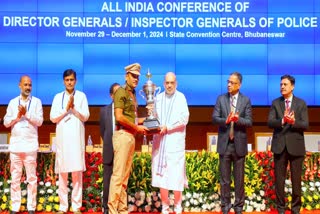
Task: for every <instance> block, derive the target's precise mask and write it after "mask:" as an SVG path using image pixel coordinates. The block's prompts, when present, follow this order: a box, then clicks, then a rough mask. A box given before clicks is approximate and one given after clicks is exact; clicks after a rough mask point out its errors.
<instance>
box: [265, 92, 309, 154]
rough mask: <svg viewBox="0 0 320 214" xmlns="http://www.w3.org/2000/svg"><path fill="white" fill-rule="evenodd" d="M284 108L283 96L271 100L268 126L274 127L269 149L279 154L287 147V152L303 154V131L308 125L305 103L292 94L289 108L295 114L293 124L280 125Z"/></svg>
mask: <svg viewBox="0 0 320 214" xmlns="http://www.w3.org/2000/svg"><path fill="white" fill-rule="evenodd" d="M284 110H285V103H284V98H283V97H279V98H277V99H275V100H273V102H272V105H271V108H270V112H269V117H268V126H269V127H270V128H273V129H274V131H273V138H272V144H271V151H272V152H273V153H275V154H280V153H281V152H282V151H283V150H284V148H285V147H287V151H288V153H289V154H291V155H294V156H303V155H305V153H306V148H305V142H304V134H303V132H304V131H305V130H306V129H307V128H308V127H309V118H308V109H307V105H306V103H305V102H304V101H303V100H302V99H300V98H298V97H296V96H293V98H292V103H291V110H292V111H294V114H295V123H294V125H290V124H285V125H283V126H282V124H281V122H282V118H283V115H284Z"/></svg>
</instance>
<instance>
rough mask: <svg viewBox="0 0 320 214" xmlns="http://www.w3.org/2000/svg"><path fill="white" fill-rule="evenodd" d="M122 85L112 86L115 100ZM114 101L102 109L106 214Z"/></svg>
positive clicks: (101, 130)
mask: <svg viewBox="0 0 320 214" xmlns="http://www.w3.org/2000/svg"><path fill="white" fill-rule="evenodd" d="M119 87H120V85H119V83H113V84H112V85H111V86H110V89H109V93H110V97H111V99H112V100H113V95H114V93H115V92H116V90H117V89H118V88H119ZM113 115H114V114H113V102H112V103H111V104H109V105H107V106H104V107H102V108H101V110H100V135H101V137H102V139H103V208H104V214H108V213H109V209H108V196H109V186H110V178H111V174H112V168H113V145H112V135H113V130H114V127H115V125H114V124H115V121H114V116H113Z"/></svg>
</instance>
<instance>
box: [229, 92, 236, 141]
mask: <svg viewBox="0 0 320 214" xmlns="http://www.w3.org/2000/svg"><path fill="white" fill-rule="evenodd" d="M234 101H235V96H232V97H231V100H230V109H231V112H233V113H234V112H235V109H236V108H235V105H234ZM233 126H234V122H233V121H232V122H231V123H230V132H229V138H230V140H233V138H234V128H233Z"/></svg>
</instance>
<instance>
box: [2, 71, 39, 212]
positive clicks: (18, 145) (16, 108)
mask: <svg viewBox="0 0 320 214" xmlns="http://www.w3.org/2000/svg"><path fill="white" fill-rule="evenodd" d="M19 88H20V91H21V93H20V95H19V96H18V97H16V98H14V99H12V100H10V102H9V105H8V108H7V113H6V115H5V117H4V125H5V127H7V128H8V127H11V137H10V145H9V151H10V162H11V166H10V172H11V185H10V194H11V201H12V204H11V206H12V208H11V214H15V213H17V212H19V209H20V206H21V187H20V185H21V175H22V169H23V166H24V167H25V172H26V175H27V179H26V181H27V183H28V199H27V209H28V213H29V214H34V212H35V210H36V204H37V174H36V167H37V152H38V145H39V143H38V127H39V126H41V125H42V122H43V109H42V103H41V100H40V99H38V98H36V97H34V96H31V91H32V81H31V78H30V77H29V76H26V75H24V76H22V77H21V78H20V82H19Z"/></svg>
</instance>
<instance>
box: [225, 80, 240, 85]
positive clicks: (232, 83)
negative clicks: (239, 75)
mask: <svg viewBox="0 0 320 214" xmlns="http://www.w3.org/2000/svg"><path fill="white" fill-rule="evenodd" d="M227 83H228V84H229V83H230V84H231V85H236V84H239V83H238V82H232V81H230V80H227Z"/></svg>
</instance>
